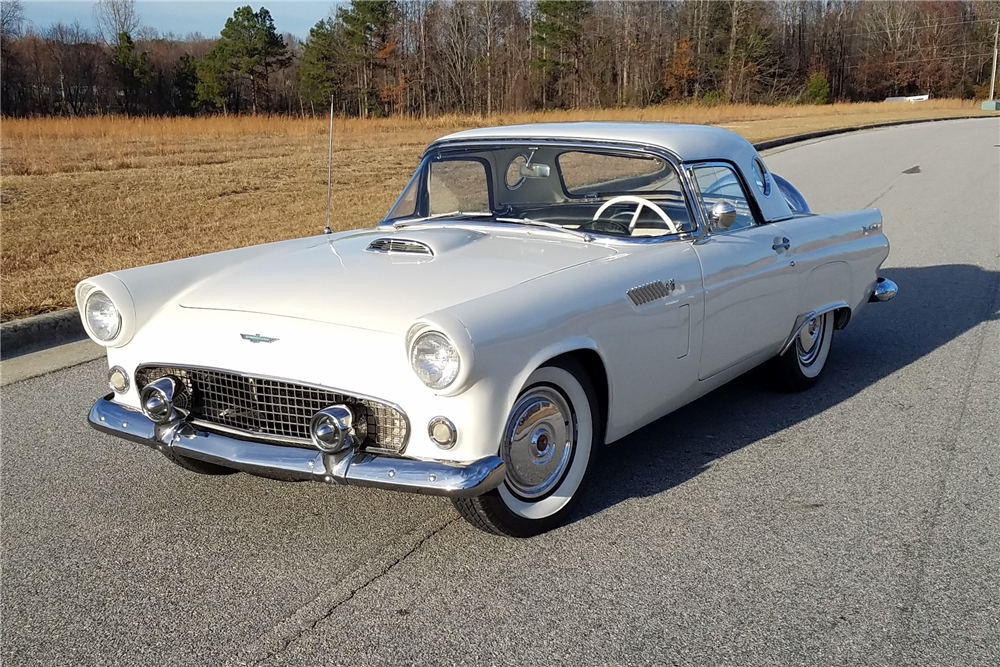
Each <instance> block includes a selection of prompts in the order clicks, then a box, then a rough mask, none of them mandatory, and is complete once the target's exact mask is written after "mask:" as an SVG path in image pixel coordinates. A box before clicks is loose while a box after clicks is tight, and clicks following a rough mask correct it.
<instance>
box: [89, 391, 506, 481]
mask: <svg viewBox="0 0 1000 667" xmlns="http://www.w3.org/2000/svg"><path fill="white" fill-rule="evenodd" d="M112 397H113V395H108V396H106V397H104V398H102V399H100V400H98V401H97V402H96V403H94V407H92V408H91V409H90V417H89V421H90V425H91V426H93V427H94V428H95V429H97V430H98V431H102V432H104V433H109V434H111V435H116V436H118V437H120V438H124V439H126V440H131V441H132V442H137V443H139V444H141V445H146V446H148V447H152V448H153V449H156V450H157V451H160V452H162V453H164V454H168V453H174V454H178V455H180V456H186V457H188V458H191V459H198V460H199V461H207V462H209V463H215V464H217V465H221V466H226V467H228V468H233V469H235V470H240V471H243V472H246V473H250V474H251V475H257V476H259V477H269V478H271V479H278V480H283V481H289V482H299V481H315V482H327V483H332V484H352V485H357V486H372V487H376V488H380V489H391V490H393V491H408V492H410V493H421V494H427V495H433V496H448V497H450V498H471V497H473V496H479V495H482V494H484V493H486V492H487V491H491V490H493V489H495V488H496V487H498V486H499V485H500V482H502V481H503V479H504V475H505V470H504V462H503V460H501V459H500V457H498V456H487V457H485V458H482V459H479V460H478V461H473V462H472V463H467V464H461V463H450V462H446V461H426V460H418V459H405V458H391V457H387V456H375V455H373V454H367V453H365V452H357V451H354V450H347V451H345V452H340V453H337V454H326V453H323V452H321V451H319V450H316V449H305V448H300V447H294V446H288V445H274V444H270V443H265V442H255V441H252V440H240V439H237V438H232V437H229V436H225V435H220V434H218V433H212V432H209V431H205V430H201V429H198V428H196V427H194V426H193V425H191V424H189V423H187V422H185V421H183V420H176V421H173V422H169V423H166V424H156V423H154V422H153V421H151V420H150V419H148V418H147V417H146V415H144V414H142V413H141V412H139V411H138V410H135V409H132V408H128V407H126V406H124V405H121V404H119V403H115V402H114V401H113V400H111V399H112Z"/></svg>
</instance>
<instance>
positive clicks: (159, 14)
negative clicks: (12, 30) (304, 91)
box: [23, 0, 336, 39]
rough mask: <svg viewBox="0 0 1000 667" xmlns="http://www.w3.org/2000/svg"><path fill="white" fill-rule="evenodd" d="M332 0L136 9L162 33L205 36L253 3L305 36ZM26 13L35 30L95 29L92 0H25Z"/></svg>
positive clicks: (144, 4) (159, 3)
mask: <svg viewBox="0 0 1000 667" xmlns="http://www.w3.org/2000/svg"><path fill="white" fill-rule="evenodd" d="M335 4H336V3H335V2H332V1H331V0H322V1H320V0H317V1H315V2H309V1H305V0H243V2H217V1H215V0H209V1H207V2H205V1H202V2H191V1H181V2H165V1H163V0H153V1H150V0H138V2H137V3H136V9H137V10H138V13H139V18H140V19H141V20H142V23H143V25H147V26H150V27H152V28H155V29H156V31H157V32H158V33H160V34H167V33H173V34H174V35H175V36H177V37H184V36H185V35H187V34H189V33H192V32H200V33H201V34H202V35H204V36H205V37H215V36H216V35H218V34H219V31H220V30H222V26H224V25H225V24H226V19H227V18H229V17H230V16H232V15H233V10H235V9H236V8H237V7H242V6H244V5H250V6H251V7H253V8H254V9H259V8H260V7H261V6H263V7H267V10H268V11H269V12H271V16H272V17H274V26H275V28H277V29H278V32H279V33H282V34H284V33H286V32H290V33H292V34H293V35H295V36H296V37H299V38H300V39H305V37H306V36H307V35H308V34H309V28H311V27H313V26H314V25H316V22H317V21H319V20H320V19H323V18H326V16H328V15H329V14H330V11H331V9H332V8H333V6H334V5H335ZM23 6H24V16H25V18H26V19H27V20H28V21H30V22H31V24H32V25H33V26H34V28H35V30H36V31H43V30H45V29H47V28H48V27H49V26H50V25H52V24H53V23H68V24H72V23H73V22H75V21H79V22H80V25H81V26H83V27H84V28H87V29H88V30H93V29H94V28H95V27H96V26H95V23H94V11H93V7H94V2H93V0H83V1H76V0H57V1H50V0H27V1H25V2H24V3H23Z"/></svg>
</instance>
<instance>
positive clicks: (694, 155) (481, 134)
mask: <svg viewBox="0 0 1000 667" xmlns="http://www.w3.org/2000/svg"><path fill="white" fill-rule="evenodd" d="M490 139H498V140H500V139H527V140H531V139H539V140H541V139H549V140H552V139H555V140H560V139H566V140H579V141H599V142H616V141H620V142H623V143H632V144H646V145H651V146H657V147H660V148H665V149H666V150H668V151H670V152H671V153H673V154H674V155H676V156H678V157H679V158H680V159H682V160H708V159H712V158H726V159H730V160H732V159H735V158H737V156H740V155H745V154H746V151H747V149H750V150H751V151H753V152H754V153H756V150H755V149H754V148H753V146H752V145H751V144H750V142H748V141H747V140H746V139H744V138H743V137H741V136H740V135H738V134H736V133H735V132H731V131H729V130H726V129H723V128H721V127H715V126H712V125H686V124H682V123H640V122H612V121H581V122H570V123H532V124H527V125H502V126H499V127H481V128H476V129H474V130H463V131H461V132H455V133H454V134H449V135H447V136H445V137H441V138H440V139H438V140H437V141H435V142H434V144H432V145H436V144H441V143H445V142H452V141H478V140H490Z"/></svg>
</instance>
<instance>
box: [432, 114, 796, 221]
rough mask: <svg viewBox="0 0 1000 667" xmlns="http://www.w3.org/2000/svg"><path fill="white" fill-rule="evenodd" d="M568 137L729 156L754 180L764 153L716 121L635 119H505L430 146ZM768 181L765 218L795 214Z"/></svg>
mask: <svg viewBox="0 0 1000 667" xmlns="http://www.w3.org/2000/svg"><path fill="white" fill-rule="evenodd" d="M545 139H548V140H556V141H559V140H566V141H591V142H601V143H604V142H610V143H615V142H621V143H623V144H645V145H647V146H656V147H659V148H662V149H665V150H667V151H669V152H671V153H673V154H674V155H676V156H677V157H678V158H680V159H681V160H682V161H695V160H720V159H721V160H728V161H729V162H732V163H734V164H735V165H736V166H737V168H738V169H739V170H740V171H741V172H743V177H744V179H745V180H746V181H747V183H748V184H749V183H753V182H754V179H753V178H752V176H753V163H754V160H757V159H760V156H759V155H757V149H756V148H754V147H753V144H751V143H750V142H749V141H747V140H746V139H744V138H743V137H741V136H740V135H738V134H736V133H735V132H730V131H729V130H726V129H723V128H721V127H715V126H712V125H684V124H681V123H637V122H627V123H619V122H609V121H605V122H601V121H583V122H573V123H533V124H529V125H503V126H500V127H483V128H478V129H475V130H464V131H462V132H455V133H454V134H449V135H448V136H446V137H441V138H440V139H438V140H437V141H435V142H434V143H433V144H431V146H430V147H437V146H441V145H443V144H448V143H452V142H456V143H457V142H463V141H485V142H489V141H491V140H495V141H502V140H515V141H516V140H524V141H533V140H539V141H540V140H545ZM765 178H766V180H767V181H768V184H769V187H767V188H766V192H760V191H759V188H758V189H757V190H755V191H754V192H753V196H754V198H755V199H756V200H757V204H758V205H759V206H760V210H761V213H762V214H763V215H764V220H766V221H768V222H773V221H775V220H784V219H785V218H788V217H790V216H791V215H792V211H791V209H790V208H788V203H787V202H786V201H785V198H784V197H783V196H782V195H781V194H780V192H779V191H778V186H777V184H776V183H775V182H774V179H773V178H772V177H771V174H770V172H768V173H767V176H766V177H765Z"/></svg>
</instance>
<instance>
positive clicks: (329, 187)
mask: <svg viewBox="0 0 1000 667" xmlns="http://www.w3.org/2000/svg"><path fill="white" fill-rule="evenodd" d="M332 193H333V95H330V154H329V157H328V158H327V161H326V227H324V228H323V233H324V234H332V233H333V230H332V229H330V196H331V194H332Z"/></svg>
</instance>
